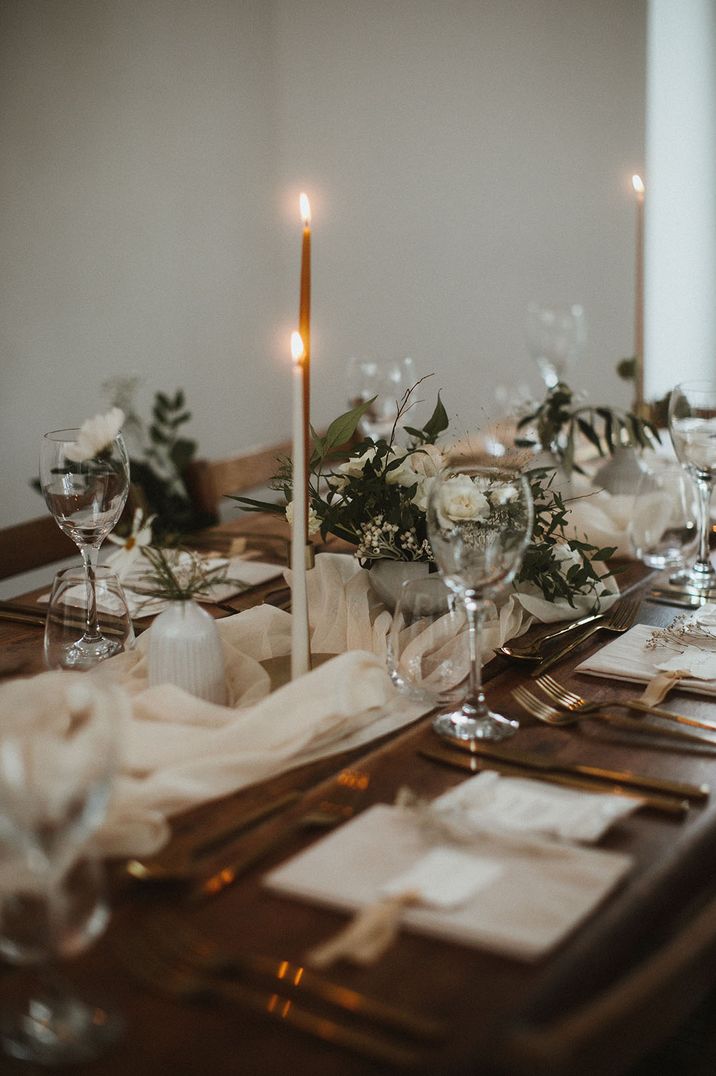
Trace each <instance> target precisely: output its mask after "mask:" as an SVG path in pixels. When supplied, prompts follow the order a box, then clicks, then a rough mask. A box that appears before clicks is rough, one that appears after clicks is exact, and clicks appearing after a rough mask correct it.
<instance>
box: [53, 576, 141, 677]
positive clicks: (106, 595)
mask: <svg viewBox="0 0 716 1076" xmlns="http://www.w3.org/2000/svg"><path fill="white" fill-rule="evenodd" d="M94 582H95V596H96V600H97V620H98V623H99V626H100V629H101V631H102V634H103V635H105V636H106V637H107V638H108V639H110V638H111V639H112V641H113V642H116V644H117V647H116V652H117V653H119V652H120V651H122V650H130V649H131V648H132V647H133V646H134V642H135V638H134V627H133V625H132V618H131V616H130V613H129V608H128V606H127V596H126V594H125V592H124V588H123V587H122V584H121V583H120V581H119V579H118V577H117V575H116V573H115V572H113V571H112V569H111V568H108V567H106V565H100V566H99V567H98V568H96V569H95V577H94ZM86 612H87V581H86V577H85V573H84V569H83V568H79V567H77V568H63V569H62V570H61V571H59V572H57V574H56V575H55V578H54V581H53V584H52V591H51V593H50V603H49V605H48V607H47V620H46V622H45V664H46V665H47V667H48V669H73V668H75V667H76V666H77V663H78V660H77V659H78V654H77V637H78V633H79V632H81V631H82V630H83V628H84V626H85V623H84V622H85V617H86ZM80 656H81V655H80Z"/></svg>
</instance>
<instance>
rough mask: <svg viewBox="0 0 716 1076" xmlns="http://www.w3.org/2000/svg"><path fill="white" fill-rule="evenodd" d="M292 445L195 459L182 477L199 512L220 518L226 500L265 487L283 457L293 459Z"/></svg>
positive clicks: (278, 444)
mask: <svg viewBox="0 0 716 1076" xmlns="http://www.w3.org/2000/svg"><path fill="white" fill-rule="evenodd" d="M290 454H291V442H290V441H282V442H279V443H277V444H273V445H260V446H257V447H255V448H249V449H246V451H245V452H241V453H237V455H235V456H228V457H226V458H224V459H217V460H206V459H202V460H193V461H192V462H191V463H190V464H189V466H188V467H187V469H186V471H184V473H183V475H182V478H183V479H184V484H185V485H186V488H187V493H188V494H189V496H190V497H191V499H192V501H193V503H194V505H195V507H196V508H197V509H198V511H200V512H203V513H206V514H207V515H209V516H214V517H217V516H218V514H219V505H220V503H221V499H222V497H226V496H227V495H228V494H231V493H245V492H246V491H247V490H250V489H256V488H257V487H258V486H264V485H266V483H267V482H268V481H269V480H270V479H271V478H273V476H274V475H275V474H276V470H277V462H276V461H277V459H278V457H279V456H290Z"/></svg>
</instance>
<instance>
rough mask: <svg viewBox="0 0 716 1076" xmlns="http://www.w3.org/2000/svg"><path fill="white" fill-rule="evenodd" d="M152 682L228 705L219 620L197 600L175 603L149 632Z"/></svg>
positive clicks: (161, 614) (148, 659)
mask: <svg viewBox="0 0 716 1076" xmlns="http://www.w3.org/2000/svg"><path fill="white" fill-rule="evenodd" d="M147 661H148V664H149V685H150V687H153V686H155V685H156V684H175V685H176V686H177V687H181V688H183V689H184V691H188V692H189V694H191V695H195V696H196V698H198V699H205V700H206V701H207V702H215V703H218V704H219V705H221V706H224V705H226V700H227V692H226V677H225V671H224V655H223V652H222V649H221V639H220V638H219V632H218V631H217V628H216V622H215V620H214V618H213V617H212V616H210V615H209V613H207V612H206V610H205V609H202V608H201V606H199V605H197V604H196V602H194V601H177V602H172V603H171V605H170V606H169V608H168V609H165V610H164V612H163V613H160V614H159V616H158V617H157V619H156V620H155V621H154V623H153V624H152V626H151V628H150V631H149V651H148V655H147Z"/></svg>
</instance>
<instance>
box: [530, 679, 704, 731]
mask: <svg viewBox="0 0 716 1076" xmlns="http://www.w3.org/2000/svg"><path fill="white" fill-rule="evenodd" d="M536 684H537V687H540V688H542V690H543V691H544V693H545V695H547V696H549V698H550V699H552V700H553V702H556V703H557V705H558V706H561V707H562V708H563V709H565V710H578V711H579V712H580V713H590V712H592V711H594V710H603V709H604V708H605V707H607V706H609V707H615V708H617V709H622V710H636V711H637V712H639V713H642V714H652V715H653V716H654V717H664V718H666V719H667V720H668V721H675V722H676V723H677V724H679V725H689V726H690V727H691V728H695V729H706V730H707V732H716V725H713V724H710V723H709V722H708V721H700V720H699V719H698V718H696V717H686V716H685V715H683V714H675V713H674V712H673V710H664V709H662V708H660V707H659V706H649V705H648V704H647V703H645V702H641V700H640V699H626V700H625V701H624V702H620V701H615V702H612V701H609V702H606V701H604V700H602V701H601V702H598V701H596V700H591V701H590V700H589V699H585V698H583V697H582V696H581V695H578V694H577V693H576V691H568V690H567V688H566V687H564V686H563V685H562V684H560V683H558V682H557V681H556V680H555V679H554V678H553V677H552V676H549V675H545V676H540V677H539V679H538V680H537V681H536Z"/></svg>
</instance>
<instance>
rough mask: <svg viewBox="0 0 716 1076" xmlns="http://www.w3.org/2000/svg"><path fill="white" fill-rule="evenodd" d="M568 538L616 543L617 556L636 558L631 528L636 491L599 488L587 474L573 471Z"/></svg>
mask: <svg viewBox="0 0 716 1076" xmlns="http://www.w3.org/2000/svg"><path fill="white" fill-rule="evenodd" d="M567 508H568V522H567V527H566V529H565V530H566V534H567V537H568V538H580V539H581V540H582V541H588V542H591V543H592V544H593V545H596V546H599V547H600V548H601V547H603V546H616V547H617V549H616V553H615V554H614V555H615V556H616V557H626V558H633V556H634V553H633V551H632V548H631V544H630V542H629V535H628V527H629V519H630V518H631V513H632V512H633V510H634V495H633V494H612V493H607V491H606V490H604V489H595V487H594V485H593V484H592V480H591V479H590V478H587V477H586V476H585V475H578V474H573V475H572V477H571V484H570V492H569V494H568V496H567Z"/></svg>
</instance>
